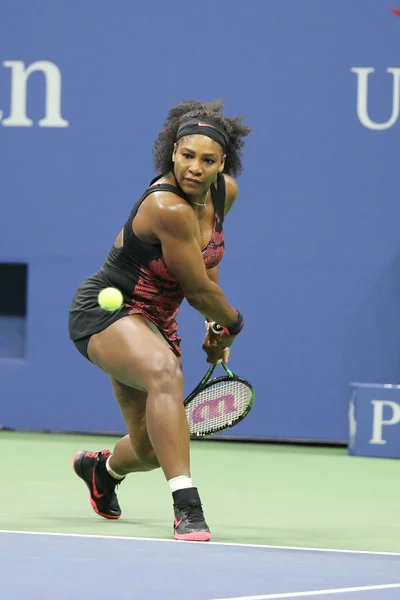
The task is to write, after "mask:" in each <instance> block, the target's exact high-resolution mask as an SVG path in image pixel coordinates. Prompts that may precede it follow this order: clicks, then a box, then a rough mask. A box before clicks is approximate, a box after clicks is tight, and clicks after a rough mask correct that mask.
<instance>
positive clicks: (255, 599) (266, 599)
mask: <svg viewBox="0 0 400 600" xmlns="http://www.w3.org/2000/svg"><path fill="white" fill-rule="evenodd" d="M395 588H400V583H389V584H387V585H367V586H363V587H349V588H337V589H331V590H314V591H312V592H290V593H288V594H267V595H266V596H238V597H237V598H215V600H277V599H278V598H310V597H311V596H329V595H333V594H346V593H348V592H370V591H373V590H393V589H395Z"/></svg>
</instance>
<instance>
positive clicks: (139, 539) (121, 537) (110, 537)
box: [0, 529, 400, 557]
mask: <svg viewBox="0 0 400 600" xmlns="http://www.w3.org/2000/svg"><path fill="white" fill-rule="evenodd" d="M1 533H12V534H16V535H48V536H57V537H77V538H89V539H90V538H93V539H101V540H130V541H137V542H166V543H173V544H190V545H191V546H193V542H188V541H185V540H179V541H178V540H174V539H167V538H147V537H131V536H127V535H96V534H90V533H57V532H53V531H18V530H14V529H0V534H1ZM199 544H202V545H203V546H204V545H206V546H233V547H237V548H265V549H266V550H295V551H299V552H335V553H339V554H367V555H369V556H398V557H400V552H374V551H372V550H340V549H339V550H337V549H335V548H306V547H301V546H269V545H266V544H235V543H234V542H195V545H196V546H198V545H199Z"/></svg>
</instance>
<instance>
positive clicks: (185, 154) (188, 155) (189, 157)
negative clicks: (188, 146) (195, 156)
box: [183, 152, 192, 160]
mask: <svg viewBox="0 0 400 600" xmlns="http://www.w3.org/2000/svg"><path fill="white" fill-rule="evenodd" d="M183 156H184V157H185V158H187V160H190V159H191V158H192V155H191V154H189V153H188V152H184V153H183Z"/></svg>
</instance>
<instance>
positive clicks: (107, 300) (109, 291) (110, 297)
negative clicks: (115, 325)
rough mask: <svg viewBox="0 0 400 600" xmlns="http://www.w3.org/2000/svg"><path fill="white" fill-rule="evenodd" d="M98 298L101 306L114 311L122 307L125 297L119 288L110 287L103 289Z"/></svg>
mask: <svg viewBox="0 0 400 600" xmlns="http://www.w3.org/2000/svg"><path fill="white" fill-rule="evenodd" d="M97 300H98V303H99V304H100V306H101V308H103V309H104V310H109V311H110V312H112V311H113V310H118V309H119V308H121V306H122V303H123V301H124V298H123V296H122V294H121V292H120V291H119V290H117V288H112V287H108V288H104V290H101V292H100V294H99V295H98V298H97Z"/></svg>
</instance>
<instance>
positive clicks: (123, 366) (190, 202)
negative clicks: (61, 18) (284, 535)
mask: <svg viewBox="0 0 400 600" xmlns="http://www.w3.org/2000/svg"><path fill="white" fill-rule="evenodd" d="M221 109H222V103H221V102H213V103H208V104H202V103H200V102H195V101H185V102H183V103H182V104H180V105H179V106H177V107H175V108H173V109H171V110H170V112H169V115H168V117H167V119H166V122H165V126H164V129H163V130H162V131H161V133H160V134H159V136H158V138H157V140H156V143H155V147H154V159H155V160H154V163H155V167H156V169H157V171H158V172H159V173H162V175H160V176H159V177H157V178H156V179H154V180H153V181H152V182H151V184H150V187H149V188H148V189H147V190H146V191H145V192H144V194H143V195H142V197H141V198H140V199H139V200H138V202H137V203H136V204H135V206H134V207H133V209H132V212H131V214H130V216H129V218H128V220H127V222H126V223H125V225H124V227H123V229H122V230H121V232H120V233H119V235H118V236H117V238H116V241H115V243H114V245H113V247H112V248H111V250H110V253H109V255H108V257H107V259H106V261H105V263H104V265H103V266H102V268H101V269H100V271H99V272H98V273H97V274H96V275H93V276H92V277H89V278H88V279H86V280H85V281H84V282H83V283H82V284H81V285H80V287H79V288H78V290H77V292H76V294H75V297H74V299H73V302H72V306H71V310H70V315H69V331H70V337H71V339H72V340H73V341H74V343H75V345H76V347H77V349H78V350H79V351H80V352H81V354H83V356H85V357H86V358H88V359H89V360H90V361H91V362H92V363H93V364H95V365H96V366H97V367H99V368H100V369H102V370H103V371H105V372H106V373H108V374H109V375H110V378H111V383H112V387H113V390H114V394H115V397H116V399H117V401H118V404H119V406H120V409H121V412H122V415H123V418H124V420H125V423H126V426H127V430H128V434H129V435H127V436H125V437H124V438H122V439H121V440H120V441H119V442H118V443H117V444H116V446H115V448H114V451H113V453H112V454H111V453H110V451H109V450H103V451H102V452H94V453H93V452H87V451H85V450H82V451H80V452H78V453H77V454H76V456H75V458H74V463H73V466H74V469H75V472H76V473H77V475H78V476H79V477H80V478H81V479H83V481H85V483H86V485H87V486H88V488H89V491H90V502H91V505H92V507H93V509H94V510H95V512H96V513H98V514H99V515H101V516H102V517H105V518H107V519H118V518H119V516H120V515H121V510H120V507H119V504H118V500H117V496H116V494H115V488H116V486H117V485H118V483H120V482H121V481H122V480H123V479H124V477H125V476H126V475H127V474H128V473H133V472H136V471H150V470H152V469H156V468H158V467H160V466H161V468H162V469H163V472H164V475H165V478H166V479H167V481H168V484H169V487H170V489H171V492H172V496H173V505H174V513H175V519H174V537H175V538H176V539H180V540H194V541H206V540H209V539H210V538H211V534H210V530H209V528H208V526H207V524H206V521H205V518H204V515H203V510H202V505H201V501H200V497H199V494H198V491H197V489H196V488H195V487H193V484H192V480H191V474H190V454H189V430H188V424H187V420H186V414H185V410H184V407H183V376H182V371H181V365H180V355H181V350H180V347H179V344H180V338H179V337H178V334H177V324H176V316H177V313H178V311H179V307H180V305H181V303H182V300H183V298H185V297H186V299H187V301H188V302H189V304H190V305H191V306H192V307H193V308H195V309H196V310H197V311H198V312H200V313H201V314H202V315H204V316H205V318H206V319H207V321H209V322H215V323H217V324H218V325H220V326H221V327H222V328H223V332H222V333H220V334H218V335H216V334H215V333H213V331H212V330H210V328H209V329H208V332H207V335H206V338H205V340H204V343H203V349H204V351H205V352H206V354H207V361H208V362H210V363H215V362H217V361H218V360H221V359H223V360H226V357H227V352H229V350H227V349H228V348H229V347H230V346H231V344H232V343H233V341H234V340H235V338H236V335H237V334H238V333H239V332H240V330H241V328H242V326H243V318H242V316H241V314H240V313H239V311H237V310H235V309H234V308H233V307H232V306H230V304H229V303H228V301H227V300H226V298H225V296H224V294H223V292H222V290H221V288H220V287H219V286H218V263H219V262H220V260H221V259H222V256H223V252H224V236H223V229H222V224H223V220H224V217H225V215H226V214H227V213H228V212H229V210H230V209H231V207H232V205H233V203H234V201H235V199H236V196H237V189H238V188H237V184H236V183H235V181H234V179H233V178H232V177H231V176H230V175H231V174H232V175H237V174H238V173H240V171H241V170H242V163H241V159H240V150H241V148H242V146H243V138H244V137H245V136H246V135H248V133H249V132H250V128H249V127H247V126H245V125H243V124H242V122H241V118H240V117H236V118H234V119H229V118H227V117H225V116H223V115H222V113H221ZM105 287H115V288H118V289H119V290H120V291H121V292H122V294H123V296H124V304H123V306H122V307H121V309H120V310H118V311H115V312H112V313H110V312H106V311H104V310H102V309H101V308H100V306H99V305H98V302H97V297H98V294H99V292H100V291H101V290H102V289H103V288H105Z"/></svg>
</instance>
